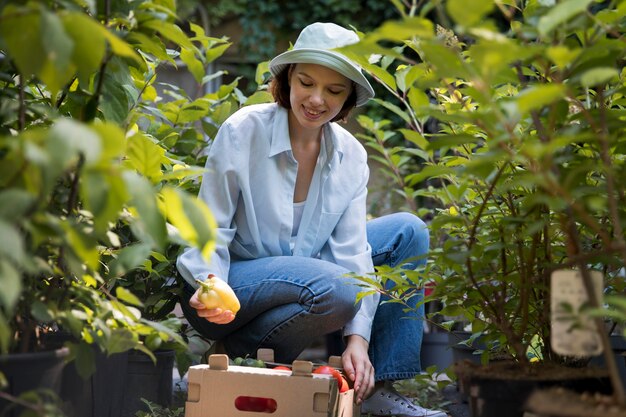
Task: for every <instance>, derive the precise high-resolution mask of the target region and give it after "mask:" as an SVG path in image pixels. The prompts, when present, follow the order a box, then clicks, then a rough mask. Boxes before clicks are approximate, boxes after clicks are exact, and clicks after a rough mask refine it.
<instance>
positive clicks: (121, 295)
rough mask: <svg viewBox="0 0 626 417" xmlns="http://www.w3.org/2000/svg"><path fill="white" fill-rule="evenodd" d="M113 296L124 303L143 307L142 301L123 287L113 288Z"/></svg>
mask: <svg viewBox="0 0 626 417" xmlns="http://www.w3.org/2000/svg"><path fill="white" fill-rule="evenodd" d="M115 296H116V297H117V298H118V299H120V300H122V301H124V302H125V303H128V304H131V305H134V306H137V307H143V303H142V302H141V300H140V299H139V298H137V296H136V295H135V294H133V293H132V292H130V291H128V290H127V289H126V288H124V287H117V288H116V290H115Z"/></svg>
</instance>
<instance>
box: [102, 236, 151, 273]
mask: <svg viewBox="0 0 626 417" xmlns="http://www.w3.org/2000/svg"><path fill="white" fill-rule="evenodd" d="M150 249H151V245H150V244H149V243H138V244H134V245H129V246H126V247H125V248H123V249H122V250H120V251H119V252H118V253H117V255H116V257H115V260H113V261H112V262H111V264H110V272H109V275H110V276H114V277H119V276H122V275H124V274H126V273H127V272H128V271H131V270H133V269H135V268H137V267H140V266H141V265H142V264H143V263H144V262H145V261H146V260H147V259H149V258H150Z"/></svg>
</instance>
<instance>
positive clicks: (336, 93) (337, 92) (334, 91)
mask: <svg viewBox="0 0 626 417" xmlns="http://www.w3.org/2000/svg"><path fill="white" fill-rule="evenodd" d="M328 91H329V92H330V94H332V95H335V96H337V95H339V94H341V93H342V92H343V90H328Z"/></svg>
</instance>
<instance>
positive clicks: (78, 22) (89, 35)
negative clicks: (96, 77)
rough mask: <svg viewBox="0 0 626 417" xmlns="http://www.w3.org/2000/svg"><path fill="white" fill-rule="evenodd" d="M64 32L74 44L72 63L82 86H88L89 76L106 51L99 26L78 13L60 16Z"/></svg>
mask: <svg viewBox="0 0 626 417" xmlns="http://www.w3.org/2000/svg"><path fill="white" fill-rule="evenodd" d="M61 20H62V22H63V26H64V27H65V31H66V32H67V34H68V35H69V36H70V37H71V38H72V41H73V42H74V49H73V50H72V62H73V63H74V65H76V67H77V70H78V75H79V77H80V80H81V83H82V84H83V85H88V82H89V76H90V75H91V74H92V73H94V72H96V71H97V70H98V68H99V67H100V64H101V62H102V59H103V58H104V53H105V50H106V40H105V37H104V35H103V34H102V29H101V28H100V24H99V23H98V22H96V21H95V20H93V19H92V18H90V17H89V16H87V15H85V14H84V13H79V12H70V13H67V14H64V15H62V16H61Z"/></svg>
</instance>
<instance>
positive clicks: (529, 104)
mask: <svg viewBox="0 0 626 417" xmlns="http://www.w3.org/2000/svg"><path fill="white" fill-rule="evenodd" d="M565 93H566V87H565V86H564V85H563V84H545V85H538V86H532V87H530V88H527V89H526V90H524V91H522V92H521V93H520V94H519V95H518V96H517V98H516V100H515V103H516V104H517V110H518V111H519V113H520V114H527V113H528V112H530V111H532V110H538V109H540V108H542V107H544V106H547V105H548V104H551V103H553V102H555V101H557V100H560V99H562V98H563V97H565Z"/></svg>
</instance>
